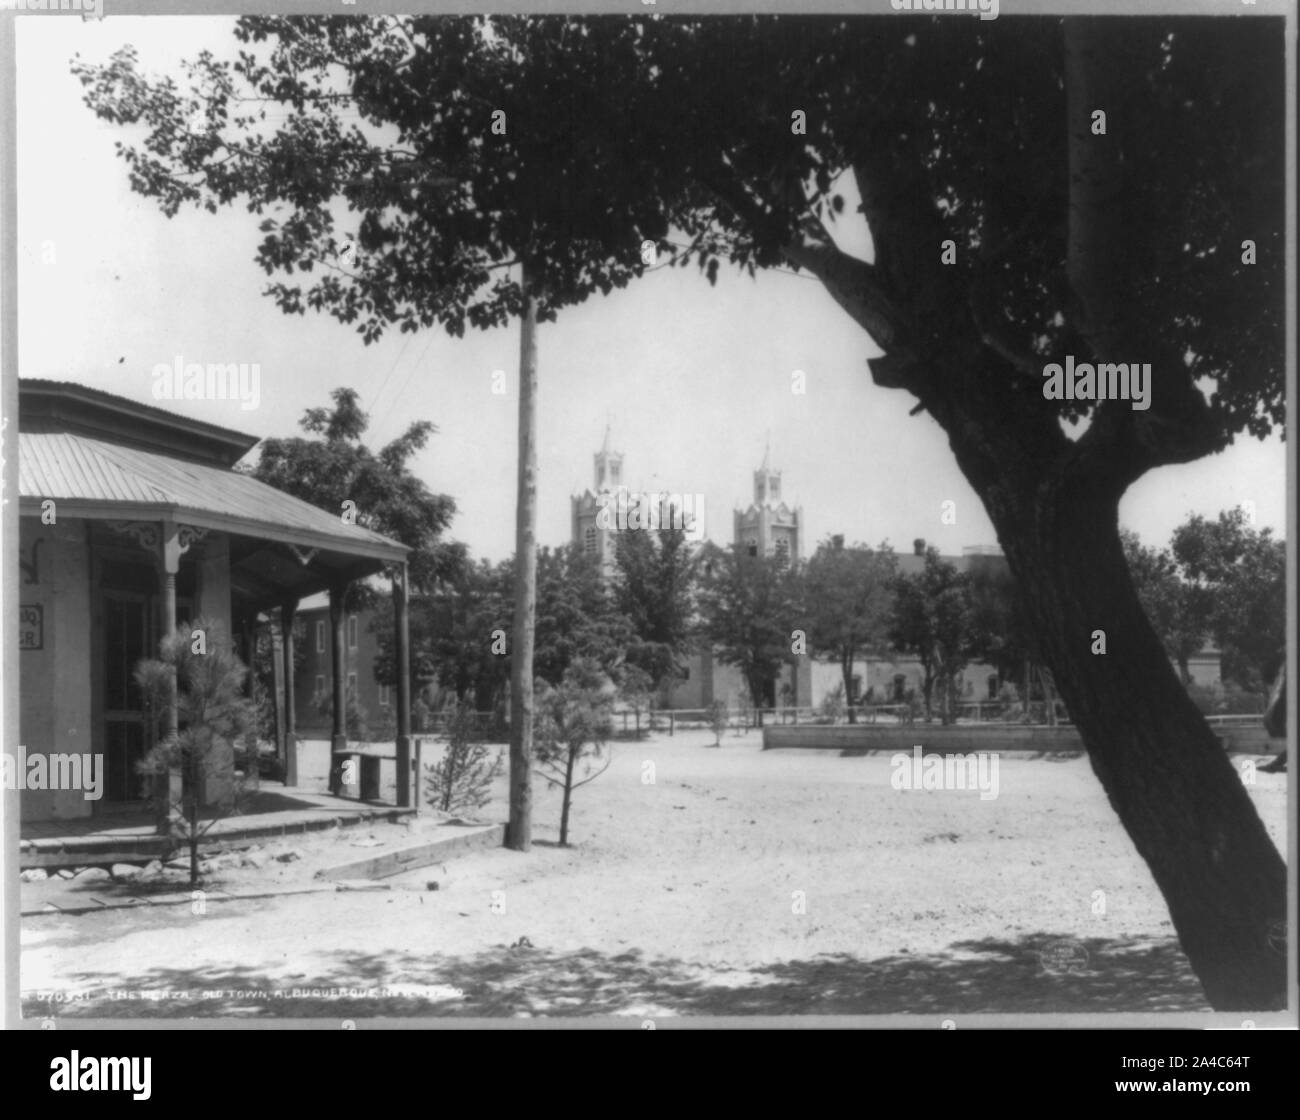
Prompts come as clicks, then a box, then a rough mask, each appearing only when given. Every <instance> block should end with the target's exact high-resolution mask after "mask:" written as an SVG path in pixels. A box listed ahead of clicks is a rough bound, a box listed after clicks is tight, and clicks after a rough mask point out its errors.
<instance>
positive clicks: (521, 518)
mask: <svg viewBox="0 0 1300 1120" xmlns="http://www.w3.org/2000/svg"><path fill="white" fill-rule="evenodd" d="M528 280H529V278H528V266H527V265H524V266H522V270H521V277H520V287H521V288H522V289H523V297H524V309H523V315H522V316H521V317H520V323H519V473H518V504H517V509H516V517H515V617H514V627H513V630H514V633H513V635H512V640H511V648H510V821H509V823H508V824H507V826H506V845H505V846H506V847H507V848H510V849H512V850H514V851H517V852H526V851H528V850H529V849H530V848H531V847H532V829H533V779H532V762H533V636H534V631H533V624H534V615H535V611H536V606H537V541H536V536H537V533H536V525H537V308H536V305H535V304H534V302H533V298H532V294H531V292H530V291H529V287H528Z"/></svg>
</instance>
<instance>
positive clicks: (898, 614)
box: [889, 545, 979, 724]
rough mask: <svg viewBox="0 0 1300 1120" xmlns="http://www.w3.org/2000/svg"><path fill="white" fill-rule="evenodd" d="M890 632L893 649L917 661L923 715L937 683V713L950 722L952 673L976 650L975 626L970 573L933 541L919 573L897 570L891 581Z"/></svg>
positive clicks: (929, 709)
mask: <svg viewBox="0 0 1300 1120" xmlns="http://www.w3.org/2000/svg"><path fill="white" fill-rule="evenodd" d="M889 635H890V640H891V641H892V642H893V645H894V648H895V649H897V650H899V651H900V652H903V653H910V654H913V655H914V656H915V657H916V659H917V660H918V661H919V662H920V663H921V670H922V672H923V673H924V674H925V675H924V679H923V682H922V692H923V694H924V696H925V715H926V719H930V718H931V715H932V711H933V709H932V701H933V692H934V686H935V685H936V684H937V685H938V686H939V702H940V715H941V718H942V720H943V722H944V723H945V724H947V723H951V722H952V720H953V719H954V718H955V714H956V713H955V710H954V708H953V687H954V685H955V682H956V679H957V674H958V673H960V672H961V671H962V670H963V669H964V668H965V667H966V666H967V664H969V663H970V660H971V658H973V657H975V656H976V655H977V654H978V652H979V631H978V629H977V627H976V615H975V605H974V602H973V600H972V597H971V587H970V577H969V576H967V575H966V573H965V572H959V571H958V570H957V569H956V568H955V567H954V566H953V565H952V564H950V563H948V562H947V561H946V560H944V559H943V558H942V557H941V556H940V555H939V550H938V549H937V548H935V547H934V546H933V545H931V546H930V547H929V548H927V549H926V551H925V567H924V568H923V569H922V570H921V571H920V572H916V573H914V574H900V575H899V576H898V577H897V578H896V579H895V581H894V601H893V606H892V613H891V618H890V625H889Z"/></svg>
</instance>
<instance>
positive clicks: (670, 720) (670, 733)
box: [668, 711, 674, 739]
mask: <svg viewBox="0 0 1300 1120" xmlns="http://www.w3.org/2000/svg"><path fill="white" fill-rule="evenodd" d="M673 714H674V713H673V712H672V711H669V713H668V738H670V739H671V738H672V737H673Z"/></svg>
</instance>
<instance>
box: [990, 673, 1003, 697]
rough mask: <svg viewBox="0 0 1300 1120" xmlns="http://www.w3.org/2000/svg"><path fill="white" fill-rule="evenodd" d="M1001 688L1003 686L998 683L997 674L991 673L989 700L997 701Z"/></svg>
mask: <svg viewBox="0 0 1300 1120" xmlns="http://www.w3.org/2000/svg"><path fill="white" fill-rule="evenodd" d="M999 687H1001V686H1000V684H999V681H998V675H997V673H990V674H989V699H990V700H996V699H997V698H998V689H999Z"/></svg>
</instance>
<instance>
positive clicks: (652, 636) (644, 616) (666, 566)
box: [614, 527, 696, 687]
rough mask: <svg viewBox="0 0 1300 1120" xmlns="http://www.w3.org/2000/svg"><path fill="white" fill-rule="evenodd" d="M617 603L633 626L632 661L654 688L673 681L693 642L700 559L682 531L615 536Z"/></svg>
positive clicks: (635, 532) (638, 532) (666, 530)
mask: <svg viewBox="0 0 1300 1120" xmlns="http://www.w3.org/2000/svg"><path fill="white" fill-rule="evenodd" d="M614 556H615V564H616V567H615V578H614V601H615V603H616V604H617V606H618V609H619V611H620V612H621V613H622V614H623V615H624V616H625V617H626V618H627V619H628V621H629V622H630V623H631V626H632V637H631V641H630V642H629V643H628V648H627V661H628V664H630V665H635V666H637V667H639V668H640V669H642V670H644V671H645V672H646V673H647V674H648V675H649V677H650V680H651V685H652V687H658V686H660V685H662V684H664V683H665V682H667V681H671V680H673V679H674V678H675V677H676V676H677V674H678V672H679V663H680V661H681V658H682V655H683V654H684V653H685V651H686V649H687V647H688V646H689V643H690V630H691V610H692V606H691V594H692V589H693V587H694V583H695V569H696V563H695V558H694V557H693V556H692V554H691V551H690V548H689V544H688V542H687V539H686V533H685V532H684V531H683V530H682V529H681V528H677V527H669V528H666V529H658V530H644V531H630V532H621V533H619V534H617V536H616V537H615V552H614Z"/></svg>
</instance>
